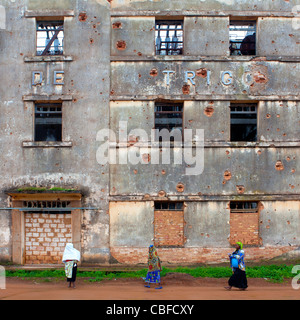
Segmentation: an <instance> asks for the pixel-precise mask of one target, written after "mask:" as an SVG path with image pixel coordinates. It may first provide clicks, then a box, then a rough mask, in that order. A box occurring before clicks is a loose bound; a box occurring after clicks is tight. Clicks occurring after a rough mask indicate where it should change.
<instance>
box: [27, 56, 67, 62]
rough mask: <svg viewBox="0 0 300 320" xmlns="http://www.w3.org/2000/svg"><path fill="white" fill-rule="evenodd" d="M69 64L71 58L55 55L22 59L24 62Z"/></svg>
mask: <svg viewBox="0 0 300 320" xmlns="http://www.w3.org/2000/svg"><path fill="white" fill-rule="evenodd" d="M61 61H64V62H71V61H73V57H72V56H66V55H57V56H34V57H24V62H61Z"/></svg>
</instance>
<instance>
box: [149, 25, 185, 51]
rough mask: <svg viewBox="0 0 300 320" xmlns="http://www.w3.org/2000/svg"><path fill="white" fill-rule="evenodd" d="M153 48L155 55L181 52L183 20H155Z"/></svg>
mask: <svg viewBox="0 0 300 320" xmlns="http://www.w3.org/2000/svg"><path fill="white" fill-rule="evenodd" d="M155 48H156V54H157V55H181V54H182V53H183V21H169V20H166V21H156V23H155Z"/></svg>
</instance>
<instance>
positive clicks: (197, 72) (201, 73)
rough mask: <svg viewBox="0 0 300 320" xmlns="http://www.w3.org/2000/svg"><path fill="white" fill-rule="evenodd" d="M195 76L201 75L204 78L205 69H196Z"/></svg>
mask: <svg viewBox="0 0 300 320" xmlns="http://www.w3.org/2000/svg"><path fill="white" fill-rule="evenodd" d="M196 76H198V77H201V78H206V77H207V69H206V68H201V69H198V70H196Z"/></svg>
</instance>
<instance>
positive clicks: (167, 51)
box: [36, 19, 256, 56]
mask: <svg viewBox="0 0 300 320" xmlns="http://www.w3.org/2000/svg"><path fill="white" fill-rule="evenodd" d="M183 38H184V30H183V20H156V21H155V54H156V55H182V54H183V48H184V39H183ZM63 50H64V21H63V20H51V19H49V20H37V22H36V55H38V56H45V55H63ZM229 51H230V55H234V56H236V55H255V54H256V21H239V20H237V21H231V22H230V26H229Z"/></svg>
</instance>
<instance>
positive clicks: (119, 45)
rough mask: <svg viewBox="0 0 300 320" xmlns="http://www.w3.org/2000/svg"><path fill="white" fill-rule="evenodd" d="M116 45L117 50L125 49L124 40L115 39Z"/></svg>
mask: <svg viewBox="0 0 300 320" xmlns="http://www.w3.org/2000/svg"><path fill="white" fill-rule="evenodd" d="M116 47H117V49H118V50H125V49H126V42H125V41H124V40H119V41H117V44H116Z"/></svg>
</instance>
